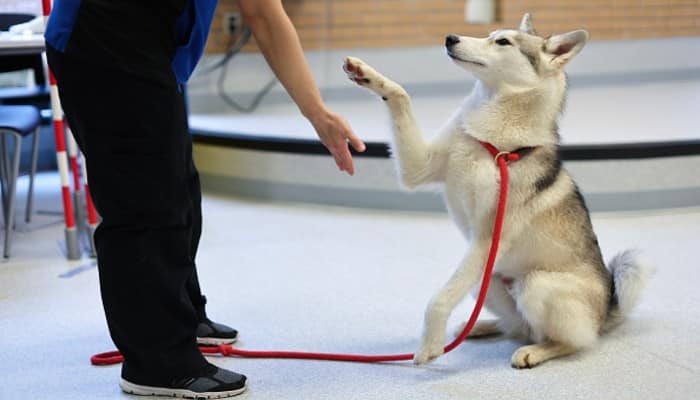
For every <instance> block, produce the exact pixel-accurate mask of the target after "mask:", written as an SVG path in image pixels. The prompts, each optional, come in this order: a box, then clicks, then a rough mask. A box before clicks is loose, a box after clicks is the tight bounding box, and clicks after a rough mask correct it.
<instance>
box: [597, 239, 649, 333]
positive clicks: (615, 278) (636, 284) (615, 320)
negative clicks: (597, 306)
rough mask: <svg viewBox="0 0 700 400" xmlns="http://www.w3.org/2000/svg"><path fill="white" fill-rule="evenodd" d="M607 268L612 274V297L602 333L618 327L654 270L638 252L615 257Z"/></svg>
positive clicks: (628, 252)
mask: <svg viewBox="0 0 700 400" xmlns="http://www.w3.org/2000/svg"><path fill="white" fill-rule="evenodd" d="M608 268H609V269H610V273H611V274H612V285H613V293H612V296H613V297H612V298H611V300H610V308H609V310H608V318H607V320H606V321H605V324H604V325H603V331H608V330H610V329H612V328H614V327H615V326H617V325H619V324H620V322H622V321H623V320H624V318H625V316H626V315H627V314H628V313H629V312H630V311H632V308H634V306H635V305H637V302H638V300H639V296H640V295H641V294H642V291H643V290H644V288H645V287H646V285H647V282H648V281H649V278H650V277H651V276H652V275H653V274H654V271H655V270H656V268H655V267H654V265H653V264H652V263H651V262H650V261H648V260H646V259H644V258H642V257H641V255H640V252H639V251H638V250H626V251H624V252H622V253H620V254H618V255H616V256H615V257H613V259H612V260H610V262H609V263H608Z"/></svg>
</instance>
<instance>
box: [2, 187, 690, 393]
mask: <svg viewBox="0 0 700 400" xmlns="http://www.w3.org/2000/svg"><path fill="white" fill-rule="evenodd" d="M57 187H58V184H57V176H55V175H44V176H42V177H41V179H40V185H39V188H40V190H39V194H38V197H39V204H38V206H37V210H38V211H39V212H40V214H39V215H37V216H36V221H35V222H33V223H32V224H31V225H29V226H26V225H24V224H23V223H21V224H19V226H18V229H19V230H20V232H19V233H18V234H17V236H16V240H15V244H14V247H13V254H14V255H13V257H12V258H11V259H10V260H9V261H6V262H3V263H0V377H2V378H0V399H126V398H129V396H126V395H124V394H122V393H121V392H120V391H119V389H118V387H117V380H118V376H119V367H116V366H114V367H101V368H98V367H93V366H91V365H90V363H89V360H88V359H89V356H90V355H91V354H93V353H95V352H100V351H105V350H109V349H111V348H112V344H111V342H110V339H109V336H108V333H107V330H106V326H105V322H104V317H103V315H102V309H101V304H100V297H99V289H98V276H97V270H96V268H94V263H93V261H92V260H90V259H87V258H86V259H84V260H81V261H76V262H68V261H66V260H65V258H64V257H63V255H62V253H61V246H60V240H61V239H62V235H63V230H62V226H61V225H60V222H59V221H60V216H57V215H51V213H47V212H48V211H58V207H59V204H60V203H59V199H60V197H59V194H58V191H57V190H56V188H57ZM20 190H23V189H22V187H21V188H20ZM204 213H205V221H206V222H205V229H204V236H203V240H202V244H201V248H200V255H199V266H200V267H199V268H200V271H201V272H200V276H201V280H202V284H203V287H204V288H205V292H206V294H207V296H208V297H209V299H210V307H209V312H210V314H211V316H212V317H213V318H214V319H216V320H219V321H222V322H226V323H230V324H232V325H235V327H236V328H238V329H239V330H240V332H241V342H240V346H241V347H243V348H248V349H290V350H292V349H293V350H315V351H333V352H357V353H367V354H374V353H394V352H410V351H413V350H414V349H415V346H416V342H417V337H418V333H419V331H420V323H421V316H422V314H423V309H424V306H425V304H426V301H427V300H428V298H429V297H430V296H431V294H432V293H433V292H435V290H436V289H437V288H438V287H439V285H441V283H442V282H444V281H445V279H446V278H447V277H448V276H449V274H450V273H451V272H452V270H453V267H454V266H455V264H456V262H457V261H458V259H459V257H460V255H461V253H462V252H463V251H464V249H465V243H464V241H463V240H462V239H461V237H460V236H459V234H458V233H457V230H456V229H455V228H454V227H453V225H452V223H451V222H450V221H449V219H448V218H447V216H446V215H444V214H439V213H408V212H387V211H382V212H378V211H371V210H353V209H343V208H331V207H324V206H303V205H291V204H280V203H254V202H249V201H243V200H240V199H235V198H222V197H216V196H214V195H207V196H205V200H204ZM593 220H594V224H595V228H596V231H597V233H598V235H599V239H600V242H601V244H602V246H603V251H604V253H605V255H606V257H610V256H611V255H613V254H614V253H615V252H617V251H619V250H622V249H624V248H626V247H630V246H638V247H640V248H642V249H645V250H646V253H647V255H648V256H649V257H651V258H652V259H654V260H655V261H656V262H657V264H658V273H657V275H656V276H655V277H654V279H653V282H652V283H651V285H650V287H649V288H648V290H647V292H646V293H645V294H644V296H643V300H642V302H641V304H640V306H639V307H638V308H637V309H636V310H635V311H634V313H633V314H632V315H631V317H630V318H629V320H628V321H627V322H626V323H625V324H624V325H623V326H621V327H620V328H618V329H617V330H616V331H614V332H613V333H612V334H610V335H608V336H605V337H603V338H602V339H601V340H600V342H599V344H598V345H597V346H596V347H595V348H593V349H590V350H589V351H586V352H584V353H581V354H579V355H576V356H573V357H569V358H566V359H561V360H556V361H552V362H549V363H547V364H544V365H542V366H540V367H537V368H535V369H533V370H525V371H519V370H514V369H512V368H511V367H510V366H509V358H510V355H511V353H512V352H513V351H514V350H515V349H516V348H517V346H518V344H517V343H515V342H512V341H509V340H485V341H477V342H468V343H466V344H464V345H463V346H461V347H460V348H458V349H457V350H455V351H454V352H453V353H451V354H449V355H446V356H444V357H442V358H440V359H438V360H437V361H436V362H434V363H432V364H430V365H428V366H424V367H415V366H413V365H412V364H409V363H396V364H383V365H376V364H375V365H368V364H351V363H332V362H317V361H290V360H244V359H234V358H225V359H224V358H212V361H213V362H214V363H216V364H218V365H221V366H224V367H227V368H231V369H234V370H237V371H240V372H242V373H245V374H246V375H248V376H249V378H250V389H249V392H248V393H247V394H246V395H244V396H243V397H242V398H247V399H251V400H252V399H334V400H335V399H382V400H386V399H389V400H390V399H402V400H403V399H543V398H546V399H558V398H566V399H577V398H581V399H690V398H699V397H700V390H699V389H698V387H697V382H698V379H699V378H700V366H698V363H697V360H698V359H699V358H700V339H698V336H697V332H698V331H700V294H699V292H698V290H697V276H698V272H697V261H695V254H694V250H695V249H697V248H698V246H700V238H699V234H698V229H697V227H698V226H699V225H700V210H699V209H686V210H661V211H656V212H653V213H645V214H620V213H618V214H595V215H594V216H593ZM472 304H473V302H472V301H471V300H468V301H466V302H465V304H463V305H462V306H460V308H459V310H458V312H457V313H456V315H455V316H454V317H453V318H452V319H451V321H450V325H452V326H454V325H456V324H457V323H458V322H460V320H462V319H463V318H464V316H465V315H466V314H467V313H468V311H469V310H470V309H471V306H472Z"/></svg>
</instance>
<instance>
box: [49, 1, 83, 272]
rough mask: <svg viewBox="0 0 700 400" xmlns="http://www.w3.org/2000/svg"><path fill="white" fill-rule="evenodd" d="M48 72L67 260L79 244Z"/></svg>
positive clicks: (60, 114)
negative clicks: (64, 223) (64, 222)
mask: <svg viewBox="0 0 700 400" xmlns="http://www.w3.org/2000/svg"><path fill="white" fill-rule="evenodd" d="M41 3H42V4H41V5H42V8H43V11H44V24H46V21H47V19H48V17H49V14H50V13H51V0H42V1H41ZM47 69H48V72H49V84H50V85H51V86H50V96H51V113H52V114H53V128H54V134H55V137H56V161H57V163H58V171H59V173H60V175H61V194H62V197H63V215H64V217H65V220H66V229H65V233H66V255H67V256H68V259H69V260H77V259H80V245H79V243H78V229H77V228H76V226H75V215H73V202H72V201H71V198H70V197H71V196H70V186H69V185H70V179H69V178H68V158H67V157H66V136H65V131H64V127H63V110H62V109H61V101H60V99H59V97H58V88H57V87H56V78H55V77H54V76H53V72H51V68H47Z"/></svg>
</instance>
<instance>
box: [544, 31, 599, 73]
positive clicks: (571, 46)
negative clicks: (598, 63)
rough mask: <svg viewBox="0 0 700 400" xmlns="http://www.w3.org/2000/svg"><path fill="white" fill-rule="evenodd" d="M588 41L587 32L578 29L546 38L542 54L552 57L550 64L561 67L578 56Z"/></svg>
mask: <svg viewBox="0 0 700 400" xmlns="http://www.w3.org/2000/svg"><path fill="white" fill-rule="evenodd" d="M587 41H588V32H586V31H584V30H582V29H579V30H577V31H571V32H567V33H563V34H561V35H556V36H552V37H549V38H547V40H546V41H545V42H544V52H545V53H546V54H549V55H551V56H552V58H551V60H550V62H551V63H552V65H554V66H556V67H559V68H561V67H563V66H564V65H566V63H568V62H569V61H570V60H571V59H572V58H573V57H574V56H575V55H576V54H578V53H579V52H580V51H581V49H583V46H584V45H585V44H586V42H587Z"/></svg>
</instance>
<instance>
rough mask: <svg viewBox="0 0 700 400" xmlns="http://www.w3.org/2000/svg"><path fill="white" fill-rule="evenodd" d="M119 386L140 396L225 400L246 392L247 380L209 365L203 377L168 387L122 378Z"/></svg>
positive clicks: (192, 378) (182, 381)
mask: <svg viewBox="0 0 700 400" xmlns="http://www.w3.org/2000/svg"><path fill="white" fill-rule="evenodd" d="M119 386H120V387H121V389H122V390H123V391H124V392H125V393H129V394H135V395H138V396H166V397H181V398H185V399H197V400H199V399H223V398H226V397H233V396H236V395H239V394H241V393H243V392H245V390H246V388H247V378H246V377H245V375H241V374H237V373H235V372H231V371H229V370H226V369H222V368H219V367H217V366H215V365H211V364H210V365H209V366H207V368H206V369H205V370H204V371H203V373H202V375H201V376H196V377H187V378H183V379H179V380H177V381H175V382H173V383H172V384H171V385H168V386H145V385H139V384H136V383H133V382H129V381H127V380H126V379H124V378H122V379H121V381H120V382H119Z"/></svg>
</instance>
